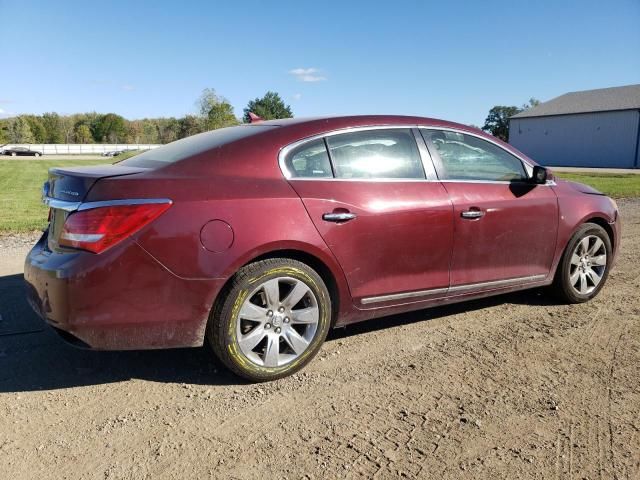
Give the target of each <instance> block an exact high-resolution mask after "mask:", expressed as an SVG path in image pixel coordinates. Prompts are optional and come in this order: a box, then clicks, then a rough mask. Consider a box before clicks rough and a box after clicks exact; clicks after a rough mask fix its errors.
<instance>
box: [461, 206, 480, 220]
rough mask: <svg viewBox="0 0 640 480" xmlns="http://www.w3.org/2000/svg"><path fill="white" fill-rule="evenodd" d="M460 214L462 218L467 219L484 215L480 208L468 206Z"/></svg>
mask: <svg viewBox="0 0 640 480" xmlns="http://www.w3.org/2000/svg"><path fill="white" fill-rule="evenodd" d="M460 216H461V217H462V218H466V219H468V220H473V219H475V218H482V217H484V212H483V211H482V210H479V209H477V208H470V209H469V210H466V211H464V212H462V213H461V214H460Z"/></svg>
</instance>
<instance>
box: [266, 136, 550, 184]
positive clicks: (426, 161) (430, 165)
mask: <svg viewBox="0 0 640 480" xmlns="http://www.w3.org/2000/svg"><path fill="white" fill-rule="evenodd" d="M392 129H411V130H414V129H417V130H420V129H426V130H441V131H451V132H456V133H461V134H463V135H471V136H473V137H476V138H479V139H480V140H484V141H486V142H489V143H492V144H494V145H495V146H496V147H498V148H500V149H502V150H504V151H505V152H507V153H508V154H510V155H512V156H514V157H516V158H517V159H518V160H520V161H521V162H522V163H523V165H524V168H525V172H526V173H527V175H528V176H529V178H531V175H532V173H533V165H532V164H531V163H529V161H528V160H526V159H524V158H522V157H521V156H520V155H517V154H515V153H513V152H511V151H509V150H506V149H505V148H504V147H503V146H502V145H500V144H499V143H498V142H496V141H494V140H492V139H490V138H486V137H484V136H482V135H478V134H477V133H475V132H470V131H468V130H462V129H460V128H455V127H440V126H430V125H422V124H413V125H397V124H391V125H371V126H368V127H346V128H339V129H337V130H331V131H329V132H324V133H319V134H316V135H312V136H310V137H305V138H302V139H300V140H296V141H295V142H293V143H290V144H288V145H285V146H284V147H282V148H281V149H280V152H279V153H278V165H279V166H280V171H281V172H282V174H283V175H284V177H285V178H286V179H287V180H289V181H295V180H299V181H305V182H318V181H320V182H327V181H328V182H442V183H487V184H503V185H504V184H510V183H512V182H510V181H508V180H504V181H501V180H440V179H438V177H437V173H436V169H435V162H434V160H433V157H432V156H431V152H430V151H429V149H428V147H427V145H426V142H425V141H424V139H423V138H422V135H420V136H419V137H418V136H417V135H416V134H415V133H416V132H414V135H413V136H414V138H415V140H416V144H417V146H418V152H419V153H420V158H421V159H422V166H423V168H424V170H425V175H426V177H427V178H335V177H333V178H331V177H323V178H313V177H294V176H292V175H291V172H290V171H289V170H288V169H287V166H286V163H285V159H286V156H287V154H288V153H289V152H290V151H291V150H293V149H294V148H297V147H299V146H300V145H303V144H305V143H307V142H312V141H314V140H318V139H321V138H326V137H330V136H333V135H340V134H342V133H353V132H361V131H366V130H392ZM418 133H419V132H418ZM421 142H422V143H421ZM431 173H433V175H431ZM523 183H525V182H523ZM537 185H539V186H555V185H556V183H555V182H554V181H553V180H548V181H547V183H546V184H537Z"/></svg>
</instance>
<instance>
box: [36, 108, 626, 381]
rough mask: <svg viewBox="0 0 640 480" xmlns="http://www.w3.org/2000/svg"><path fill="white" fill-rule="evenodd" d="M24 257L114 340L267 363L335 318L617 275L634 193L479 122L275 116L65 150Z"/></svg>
mask: <svg viewBox="0 0 640 480" xmlns="http://www.w3.org/2000/svg"><path fill="white" fill-rule="evenodd" d="M43 199H44V202H45V203H46V204H47V205H48V206H49V207H50V222H49V226H48V228H47V229H46V231H45V232H44V234H43V236H42V238H41V239H40V240H39V241H38V243H37V244H36V245H35V246H34V247H33V249H32V250H31V252H30V253H29V255H28V257H27V259H26V264H25V280H26V282H27V289H28V298H29V301H30V303H31V305H32V306H33V308H34V309H35V311H36V312H37V313H38V314H39V315H41V316H42V318H44V319H45V320H46V322H47V323H49V324H50V325H51V326H52V327H54V328H55V329H56V330H57V331H58V332H59V333H60V334H61V335H62V336H63V337H64V338H65V339H66V340H68V341H70V342H72V343H74V344H75V345H78V346H83V347H88V348H95V349H105V350H111V349H148V348H170V347H190V346H201V345H203V344H204V343H205V342H208V343H209V344H210V345H211V347H212V350H213V352H215V355H216V356H217V357H218V358H219V359H220V361H222V362H223V363H224V364H225V365H226V366H227V367H228V368H230V369H231V370H233V371H234V372H235V373H237V374H238V375H241V376H243V377H245V378H247V379H250V380H252V381H264V380H272V379H276V378H279V377H283V376H285V375H289V374H291V373H292V372H295V371H297V370H299V369H300V368H302V367H303V366H304V365H305V364H306V363H308V362H309V361H310V360H311V359H312V358H313V357H314V355H316V354H317V353H318V350H319V349H320V348H321V345H322V343H323V341H324V340H325V337H326V335H327V332H328V331H329V329H330V328H332V327H336V326H344V325H347V324H349V323H352V322H358V321H361V320H366V319H370V318H374V317H381V316H384V315H390V314H395V313H400V312H406V311H409V310H418V309H423V308H426V307H430V306H434V305H442V304H447V303H453V302H461V301H464V300H470V299H475V298H480V297H486V296H489V295H497V294H502V293H505V292H512V291H515V290H522V289H527V288H535V287H542V286H548V287H549V290H550V291H551V292H552V293H555V294H556V295H557V296H558V297H560V298H561V299H563V300H564V301H566V302H568V303H577V302H585V301H587V300H589V299H591V298H593V297H594V296H595V295H597V294H598V292H599V291H600V290H601V289H602V287H603V285H604V283H605V281H606V279H607V275H608V273H609V270H610V268H611V266H612V264H613V261H614V257H615V255H616V254H617V250H618V245H619V242H620V221H619V218H618V210H617V206H616V204H615V202H614V201H613V200H611V199H610V198H608V197H606V196H604V195H603V194H601V193H600V192H598V191H596V190H594V189H593V188H590V187H588V186H585V185H581V184H579V183H573V182H568V181H562V180H559V179H556V178H554V177H553V176H552V174H551V172H550V171H548V170H546V169H545V168H543V167H541V166H539V165H537V164H536V163H535V162H534V161H533V160H531V159H529V158H527V157H526V156H525V155H523V154H522V153H520V152H518V151H517V150H515V149H514V148H513V147H511V146H509V145H507V144H505V143H502V142H501V141H499V140H497V139H495V138H494V137H491V136H489V135H486V134H484V133H483V132H481V131H479V130H477V129H475V128H471V127H468V126H465V125H459V124H455V123H451V122H445V121H441V120H434V119H430V118H421V117H402V116H353V117H332V118H314V119H289V120H273V121H264V122H257V123H252V124H249V125H242V126H238V127H231V128H224V129H220V130H215V131H211V132H207V133H202V134H200V135H195V136H193V137H190V138H186V139H184V140H179V141H177V142H174V143H171V144H169V145H166V146H164V147H161V148H158V149H155V150H150V151H148V152H145V153H142V154H140V155H137V156H134V157H132V158H129V159H127V160H124V161H122V162H120V163H117V164H115V165H106V166H97V167H82V168H53V169H51V170H50V173H49V178H48V181H47V182H46V183H45V185H44V187H43Z"/></svg>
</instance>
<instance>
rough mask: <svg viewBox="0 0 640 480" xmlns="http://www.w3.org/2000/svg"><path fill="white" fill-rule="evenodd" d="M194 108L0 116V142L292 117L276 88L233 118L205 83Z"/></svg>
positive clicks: (119, 136) (144, 133) (128, 139)
mask: <svg viewBox="0 0 640 480" xmlns="http://www.w3.org/2000/svg"><path fill="white" fill-rule="evenodd" d="M196 107H197V112H196V113H195V114H188V115H185V116H184V117H180V118H176V117H159V118H143V119H140V120H127V119H126V118H124V117H122V116H121V115H118V114H116V113H104V114H103V113H96V112H90V113H76V114H73V115H59V114H58V113H55V112H50V113H44V114H42V115H18V116H17V117H12V118H5V119H0V145H2V144H6V143H83V144H86V143H129V144H146V143H169V142H173V141H174V140H178V139H180V138H185V137H188V136H191V135H195V134H196V133H201V132H206V131H208V130H213V129H216V128H222V127H230V126H233V125H239V124H240V123H242V122H245V123H248V122H250V117H249V112H251V113H254V114H255V115H257V116H259V117H261V118H263V119H264V120H271V119H276V118H290V117H293V112H292V111H291V107H290V106H289V105H286V104H285V103H284V101H283V100H282V98H281V97H280V95H278V93H276V92H267V93H266V94H265V95H264V96H262V97H260V98H255V99H254V100H251V101H249V102H248V103H247V106H246V108H245V109H244V110H243V116H242V118H237V117H236V115H235V113H234V109H233V106H232V105H231V104H230V103H229V101H228V100H227V99H226V98H224V97H222V96H220V95H218V94H217V93H216V91H215V90H214V89H212V88H206V89H204V90H203V92H202V94H201V95H200V97H199V98H198V100H197V101H196Z"/></svg>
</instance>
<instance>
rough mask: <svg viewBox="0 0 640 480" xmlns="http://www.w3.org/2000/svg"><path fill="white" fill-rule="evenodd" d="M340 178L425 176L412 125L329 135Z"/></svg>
mask: <svg viewBox="0 0 640 480" xmlns="http://www.w3.org/2000/svg"><path fill="white" fill-rule="evenodd" d="M327 145H328V146H329V152H330V154H331V160H332V162H333V167H334V170H335V176H336V178H340V179H353V180H360V179H424V178H425V173H424V169H423V167H422V161H421V158H420V154H419V152H418V147H417V145H416V141H415V138H414V136H413V133H412V132H411V129H409V128H395V129H373V130H364V131H358V132H350V133H341V134H338V135H331V136H328V137H327Z"/></svg>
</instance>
